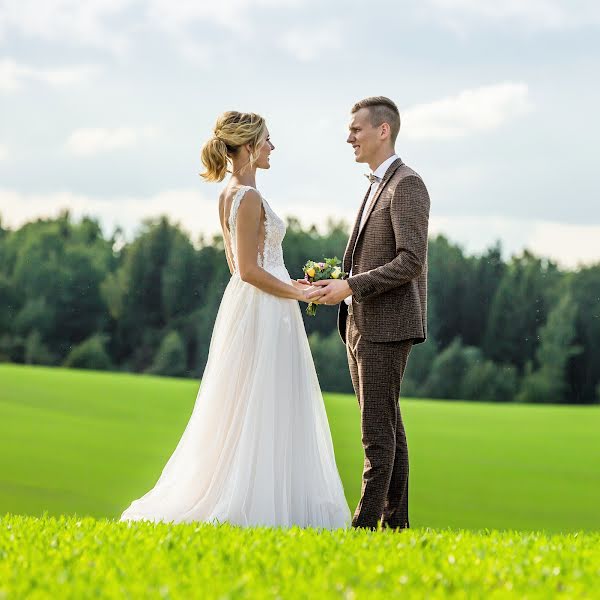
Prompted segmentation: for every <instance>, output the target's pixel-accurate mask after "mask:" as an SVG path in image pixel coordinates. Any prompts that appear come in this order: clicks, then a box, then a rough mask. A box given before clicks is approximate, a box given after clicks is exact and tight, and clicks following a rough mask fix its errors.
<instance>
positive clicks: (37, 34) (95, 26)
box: [0, 0, 135, 53]
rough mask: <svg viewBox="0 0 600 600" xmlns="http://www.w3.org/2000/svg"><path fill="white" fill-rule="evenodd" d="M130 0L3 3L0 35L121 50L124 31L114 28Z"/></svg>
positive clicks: (22, 1) (122, 49)
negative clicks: (11, 34) (14, 34)
mask: <svg viewBox="0 0 600 600" xmlns="http://www.w3.org/2000/svg"><path fill="white" fill-rule="evenodd" d="M134 4H135V2H133V0H85V2H80V1H79V0H44V1H43V2H40V1H39V0H19V1H18V2H3V4H2V19H1V20H0V38H1V37H2V36H3V35H4V34H5V33H6V32H16V33H18V34H20V35H22V36H23V37H25V38H27V39H40V40H44V41H49V42H59V43H62V44H64V43H66V44H73V43H75V44H79V45H84V46H93V47H100V48H107V49H109V50H110V51H112V52H115V53H121V52H123V51H124V50H125V49H126V48H127V46H128V40H127V35H126V32H123V31H119V28H118V27H115V22H114V19H115V17H116V16H117V15H119V13H122V12H123V11H124V10H125V9H127V8H130V7H132V6H133V5H134Z"/></svg>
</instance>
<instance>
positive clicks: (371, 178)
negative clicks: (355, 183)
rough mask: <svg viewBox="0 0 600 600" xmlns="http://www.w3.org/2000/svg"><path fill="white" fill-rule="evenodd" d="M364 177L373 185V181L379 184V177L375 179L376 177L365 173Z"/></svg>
mask: <svg viewBox="0 0 600 600" xmlns="http://www.w3.org/2000/svg"><path fill="white" fill-rule="evenodd" d="M365 177H366V178H367V179H368V180H369V181H370V182H371V184H373V183H374V182H375V181H376V182H377V183H379V182H380V181H381V177H377V175H373V173H365Z"/></svg>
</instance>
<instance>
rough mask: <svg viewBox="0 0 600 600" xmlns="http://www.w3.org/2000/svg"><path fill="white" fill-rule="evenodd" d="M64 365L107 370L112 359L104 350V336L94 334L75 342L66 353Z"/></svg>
mask: <svg viewBox="0 0 600 600" xmlns="http://www.w3.org/2000/svg"><path fill="white" fill-rule="evenodd" d="M64 366H65V367H71V368H74V369H96V370H103V371H104V370H109V369H112V368H113V365H112V361H111V360H110V357H109V355H108V353H107V351H106V336H105V335H102V334H95V335H92V336H91V337H89V338H88V339H86V340H84V341H83V342H81V343H80V344H77V346H75V347H74V348H73V349H72V350H71V351H70V352H69V354H68V356H67V358H66V359H65V362H64Z"/></svg>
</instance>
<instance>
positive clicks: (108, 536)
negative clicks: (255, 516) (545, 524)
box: [0, 516, 600, 600]
mask: <svg viewBox="0 0 600 600" xmlns="http://www.w3.org/2000/svg"><path fill="white" fill-rule="evenodd" d="M599 578H600V534H598V533H595V534H591V533H589V534H579V535H577V534H567V535H552V536H546V535H542V534H536V533H531V534H530V533H522V532H510V531H505V532H498V531H489V532H479V533H475V532H471V531H450V530H438V531H434V530H424V529H410V530H406V531H402V532H390V531H383V532H381V531H380V532H367V531H357V530H346V531H341V530H337V531H319V530H314V529H312V530H311V529H305V530H303V529H300V528H291V529H287V530H285V529H267V528H248V529H242V528H236V527H231V526H229V525H226V524H225V525H222V526H213V525H208V524H187V525H168V524H164V523H160V524H157V525H154V524H151V523H132V524H128V523H116V522H110V521H107V520H94V519H90V518H87V519H81V520H78V519H76V518H74V517H68V518H67V517H59V518H55V517H51V518H45V519H37V518H33V517H21V516H12V517H6V516H5V517H4V518H0V598H19V599H20V598H28V599H40V598H61V599H70V598H73V599H77V600H82V599H85V598H131V599H136V600H137V599H148V598H165V599H182V600H187V599H189V598H318V599H321V598H342V599H347V600H349V599H353V598H356V599H359V598H368V599H369V600H375V599H387V598H393V597H401V598H419V599H422V598H428V599H429V598H432V599H435V598H447V597H451V598H464V599H469V600H474V599H477V598H482V599H486V600H488V599H495V598H530V599H533V598H539V599H544V600H546V599H548V598H553V599H554V598H569V599H571V598H591V597H593V594H594V592H593V590H594V589H595V586H597V582H598V579H599Z"/></svg>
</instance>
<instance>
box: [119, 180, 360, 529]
mask: <svg viewBox="0 0 600 600" xmlns="http://www.w3.org/2000/svg"><path fill="white" fill-rule="evenodd" d="M248 189H253V188H249V187H248V186H245V187H242V188H240V189H239V190H238V192H237V193H236V194H235V196H234V199H233V202H232V205H231V210H230V216H229V220H228V224H229V230H230V232H231V240H232V248H231V250H232V252H231V255H232V256H233V260H234V264H235V269H234V273H233V275H232V276H231V279H230V280H229V282H228V284H227V287H226V289H225V292H224V294H223V298H222V300H221V305H220V307H219V311H218V314H217V318H216V321H215V325H214V330H213V334H212V338H211V342H210V349H209V355H208V361H207V363H206V368H205V370H204V375H203V378H202V382H201V386H200V390H199V392H198V395H197V398H196V403H195V405H194V409H193V412H192V415H191V417H190V420H189V422H188V424H187V426H186V428H185V431H184V432H183V435H182V437H181V439H180V440H179V443H178V445H177V447H176V448H175V451H174V452H173V454H172V455H171V457H170V458H169V460H168V462H167V464H166V465H165V467H164V469H163V471H162V474H161V476H160V478H159V479H158V481H157V483H156V484H155V486H154V487H153V488H152V489H151V490H150V491H149V492H147V493H146V494H145V495H144V496H142V497H141V498H139V499H138V500H135V501H133V502H132V503H131V505H130V506H129V507H128V508H127V509H126V510H125V511H124V512H123V514H122V515H121V518H120V520H121V521H127V520H141V519H145V520H151V521H173V522H190V521H208V522H224V521H227V522H229V523H232V524H235V525H242V526H248V525H267V526H281V527H288V526H293V525H299V526H302V527H309V526H310V527H323V528H328V529H334V528H346V527H349V526H350V523H351V515H350V510H349V508H348V504H347V502H346V498H345V497H344V489H343V486H342V482H341V480H340V476H339V473H338V470H337V466H336V462H335V455H334V450H333V444H332V441H331V433H330V430H329V423H328V421H327V415H326V412H325V407H324V405H323V397H322V395H321V390H320V387H319V381H318V379H317V373H316V371H315V367H314V363H313V358H312V354H311V352H310V347H309V345H308V340H307V337H306V330H305V328H304V323H303V321H302V316H301V313H300V310H301V309H300V307H299V305H298V302H297V301H296V300H292V299H287V298H280V297H278V296H274V295H272V294H268V293H265V292H263V291H261V290H259V289H258V288H257V287H255V286H253V285H251V284H249V283H246V282H244V281H242V280H241V279H240V276H239V273H238V268H237V259H236V257H237V252H236V247H235V239H236V234H235V230H236V215H237V210H238V207H239V205H240V202H241V200H242V199H243V196H244V194H245V192H246V191H247V190H248ZM262 202H263V206H264V209H265V213H266V220H265V241H264V252H263V256H262V257H261V256H260V253H259V255H258V257H257V260H258V264H259V265H260V266H262V267H263V268H264V269H265V270H267V271H268V272H269V273H271V274H272V275H274V276H275V277H277V278H278V279H281V280H282V281H285V282H290V281H291V278H290V274H289V273H288V271H287V269H286V267H285V264H284V262H283V252H282V246H281V242H282V240H283V237H284V235H285V230H286V227H285V223H284V222H283V221H282V220H281V219H280V218H279V217H278V216H277V215H276V214H275V213H274V212H273V210H272V209H271V207H270V206H269V204H268V203H267V201H266V200H265V199H264V198H263V199H262Z"/></svg>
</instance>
